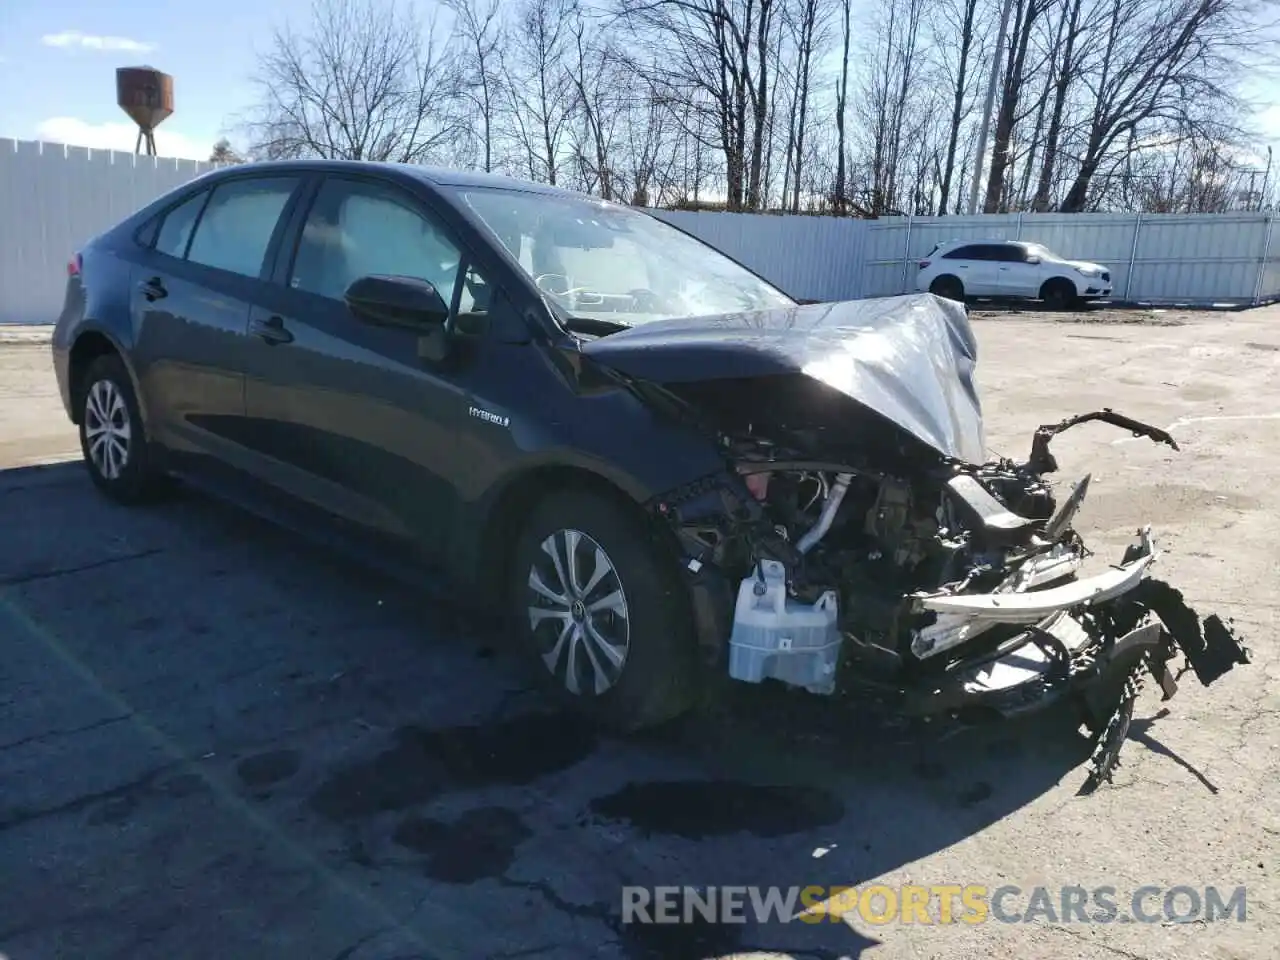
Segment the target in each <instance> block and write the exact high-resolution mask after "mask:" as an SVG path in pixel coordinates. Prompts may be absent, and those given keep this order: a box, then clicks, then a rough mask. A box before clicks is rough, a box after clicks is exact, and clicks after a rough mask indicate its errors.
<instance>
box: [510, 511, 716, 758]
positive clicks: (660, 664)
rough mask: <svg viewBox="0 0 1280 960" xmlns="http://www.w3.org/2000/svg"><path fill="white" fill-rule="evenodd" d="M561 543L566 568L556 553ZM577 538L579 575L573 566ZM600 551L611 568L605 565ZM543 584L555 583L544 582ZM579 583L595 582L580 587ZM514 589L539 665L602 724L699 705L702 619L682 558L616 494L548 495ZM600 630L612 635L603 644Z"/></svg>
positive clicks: (521, 545) (664, 717) (523, 630)
mask: <svg viewBox="0 0 1280 960" xmlns="http://www.w3.org/2000/svg"><path fill="white" fill-rule="evenodd" d="M552 545H554V547H555V551H556V554H557V558H558V560H559V567H557V565H556V563H555V562H554V561H553V560H552V558H551V555H550V553H548V552H547V550H548V549H549V548H550V547H551V546H552ZM571 545H576V552H575V559H576V565H575V567H574V569H576V570H577V574H576V580H573V579H572V577H573V576H574V575H573V574H570V572H569V568H568V567H567V547H569V546H571ZM597 549H598V550H599V551H601V552H602V553H603V556H604V561H605V563H604V567H601V566H598V565H597V564H598V557H597V554H596V550H597ZM605 567H607V568H608V569H605ZM557 570H564V571H565V577H564V578H561V577H560V576H559V574H558V572H557ZM564 579H570V580H571V582H570V583H569V584H565V583H564V582H563V581H564ZM593 580H594V581H596V582H595V583H592V581H593ZM535 582H537V583H539V584H540V585H541V586H542V587H544V588H546V589H545V590H541V591H540V590H537V589H535V588H534V586H532V584H533V583H535ZM575 582H576V584H577V585H578V586H579V587H590V589H581V590H575V589H574V583H575ZM507 591H508V597H509V609H510V611H511V614H512V622H513V624H514V626H515V628H516V633H517V636H518V638H519V641H520V645H521V647H522V649H523V651H524V652H525V653H526V655H527V657H528V658H529V659H530V660H531V661H532V663H533V669H534V670H535V671H536V672H538V673H539V674H540V675H541V677H542V678H543V679H544V681H546V682H547V683H549V684H550V685H551V687H552V688H553V689H554V692H555V693H556V695H557V696H558V697H559V698H561V699H562V700H563V701H565V702H567V703H569V704H570V705H572V706H573V707H574V708H575V709H577V710H579V711H581V712H583V713H584V714H586V715H587V716H588V717H590V718H591V719H592V720H593V721H594V722H595V723H597V724H599V725H600V726H602V727H604V728H606V729H609V730H611V731H615V732H620V733H630V732H633V731H637V730H641V729H644V728H648V727H653V726H656V725H658V724H660V723H664V722H666V721H668V720H673V719H675V718H676V717H678V716H679V715H680V714H682V713H684V712H685V711H686V710H688V709H689V708H690V707H691V706H692V705H693V703H694V700H695V698H696V689H695V688H696V686H697V684H696V677H697V663H696V644H695V637H694V631H693V618H692V614H691V611H690V605H689V600H688V596H687V593H686V591H685V590H684V587H683V585H682V584H681V583H680V580H679V574H678V572H677V569H676V564H675V563H674V560H673V559H671V558H669V557H668V556H667V552H666V551H665V550H664V548H663V547H662V545H661V544H660V543H659V542H658V540H657V538H656V537H655V536H654V534H653V533H652V532H651V531H650V530H648V529H647V528H646V527H645V525H644V524H643V523H642V522H641V520H640V519H639V518H638V517H633V516H631V515H630V514H629V513H628V512H627V511H626V510H625V509H624V508H623V507H622V506H620V505H618V504H616V503H615V502H614V501H612V500H611V499H609V498H607V497H604V496H602V495H600V494H597V493H594V492H590V491H585V490H578V491H572V492H570V491H562V492H557V493H553V494H551V495H549V496H548V497H546V498H545V499H543V500H542V501H540V502H539V503H538V504H537V505H536V506H535V507H534V509H533V511H532V513H531V514H530V516H529V519H528V521H527V523H526V524H525V526H524V529H523V531H522V533H521V535H520V537H519V539H518V541H517V543H516V547H515V552H514V554H513V555H512V563H511V565H510V574H509V577H508V585H507ZM547 594H555V595H557V596H558V597H561V598H568V600H569V602H567V603H564V602H558V601H556V600H553V599H551V598H550V597H549V596H548V595H547ZM575 598H577V599H576V600H575ZM610 598H613V599H614V601H615V602H613V603H609V602H608V601H609V599H610ZM593 605H594V606H596V607H597V609H596V611H595V613H594V614H592V613H591V612H590V610H589V609H588V608H589V607H591V606H593ZM600 638H603V639H604V640H606V641H610V642H609V643H608V644H606V645H602V644H601V643H600V642H599V640H600ZM610 651H612V656H610V653H609V652H610Z"/></svg>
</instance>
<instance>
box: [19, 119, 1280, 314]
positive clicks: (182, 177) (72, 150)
mask: <svg viewBox="0 0 1280 960" xmlns="http://www.w3.org/2000/svg"><path fill="white" fill-rule="evenodd" d="M210 167H211V165H210V164H208V163H197V162H195V161H191V160H174V159H167V158H160V159H157V158H151V157H137V156H134V155H133V154H130V153H119V152H113V151H100V150H94V151H90V150H87V149H85V148H82V147H63V146H61V145H60V144H48V143H45V144H42V143H35V142H31V141H21V140H4V139H0V323H49V322H52V321H53V320H54V319H56V318H57V314H58V311H59V309H60V308H61V305H62V296H63V290H64V285H65V278H66V272H65V267H66V263H67V260H68V259H69V258H70V257H71V256H72V254H73V253H74V252H75V251H76V249H77V248H78V247H79V246H80V245H81V244H83V243H84V242H85V241H86V240H88V239H89V238H90V237H92V236H94V235H95V234H97V233H99V232H100V231H102V230H104V229H105V228H107V227H108V226H110V225H111V224H113V223H115V222H116V221H118V220H119V219H121V218H122V217H124V216H125V215H126V214H128V213H130V212H131V211H133V210H136V209H137V208H138V207H140V206H142V205H143V204H145V203H147V202H149V201H151V200H153V199H154V198H156V197H158V196H159V195H160V194H162V193H164V192H165V191H167V190H170V189H172V188H174V187H176V186H178V185H180V184H182V183H185V182H187V181H188V180H190V179H192V178H193V177H195V176H197V175H198V174H200V173H203V172H205V171H206V170H208V169H210ZM653 212H655V213H658V215H659V216H661V217H663V218H664V219H666V220H669V221H671V222H672V223H675V224H677V225H679V226H681V227H683V228H684V229H686V230H688V231H690V232H691V233H693V234H695V235H697V236H699V237H701V238H702V239H704V240H706V241H707V242H708V243H711V244H712V245H714V246H717V247H719V248H720V249H722V250H724V251H725V252H726V253H728V254H730V255H731V256H734V257H736V258H737V259H739V260H741V261H742V262H744V263H746V264H747V265H748V266H750V267H752V268H753V269H755V270H757V271H758V272H760V273H761V274H763V275H764V276H766V277H768V278H769V279H770V280H772V281H773V282H775V283H777V284H778V285H779V286H780V287H782V288H783V289H784V290H786V291H787V292H788V293H790V294H791V295H793V296H796V297H801V298H804V299H811V300H842V299H856V298H859V297H871V296H884V295H890V294H897V293H902V292H905V291H907V290H910V289H914V282H915V271H916V268H915V263H916V261H917V260H919V259H921V258H923V257H924V256H926V255H927V254H928V253H929V251H930V250H931V249H932V248H933V245H934V244H935V243H938V242H940V241H943V240H954V239H1000V238H1006V239H1023V240H1036V241H1038V242H1040V243H1043V244H1044V245H1045V246H1047V247H1049V248H1050V249H1052V250H1056V251H1057V252H1059V253H1061V254H1063V255H1065V256H1068V257H1073V258H1081V259H1089V260H1096V261H1099V262H1101V263H1104V264H1106V265H1107V266H1108V267H1110V268H1111V273H1112V278H1113V286H1114V290H1115V296H1116V298H1117V299H1126V300H1132V301H1139V302H1152V303H1188V304H1210V303H1231V304H1247V303H1259V302H1263V301H1267V300H1273V299H1280V217H1277V216H1276V215H1274V214H1263V213H1229V214H1203V215H1195V216H1178V215H1169V214H1160V215H1152V214H1145V215H1143V214H1052V213H1045V214H1030V213H1028V214H1007V215H993V216H976V217H919V218H904V217H892V218H887V219H883V220H874V221H868V220H847V219H835V218H832V217H810V216H774V215H764V214H742V213H710V212H697V213H692V212H666V211H664V212H659V211H653Z"/></svg>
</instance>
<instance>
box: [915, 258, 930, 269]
mask: <svg viewBox="0 0 1280 960" xmlns="http://www.w3.org/2000/svg"><path fill="white" fill-rule="evenodd" d="M928 265H929V261H928V260H921V261H920V262H919V263H917V264H916V266H918V267H919V268H920V269H921V270H923V269H924V268H925V267H927V266H928Z"/></svg>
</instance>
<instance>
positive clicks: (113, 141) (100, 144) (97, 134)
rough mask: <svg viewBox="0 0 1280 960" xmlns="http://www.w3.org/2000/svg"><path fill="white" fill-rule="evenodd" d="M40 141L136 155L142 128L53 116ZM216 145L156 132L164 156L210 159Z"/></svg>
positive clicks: (173, 132)
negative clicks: (121, 151) (139, 130)
mask: <svg viewBox="0 0 1280 960" xmlns="http://www.w3.org/2000/svg"><path fill="white" fill-rule="evenodd" d="M36 139H38V140H44V141H46V142H47V143H65V144H68V145H70V146H73V147H91V148H93V149H94V150H125V151H127V152H129V153H132V152H133V148H134V144H136V143H137V140H138V128H137V127H135V126H134V125H133V124H132V123H129V122H128V121H127V120H125V121H122V122H120V123H88V122H86V121H84V120H81V119H79V118H77V117H51V118H49V119H48V120H44V121H42V122H41V123H40V125H39V126H37V127H36ZM212 150H213V143H212V142H210V143H204V142H202V141H198V140H194V139H192V138H190V137H187V136H184V135H183V134H181V133H178V132H177V131H176V130H166V129H165V128H164V127H163V126H161V127H159V128H157V130H156V153H157V154H159V155H160V156H162V157H182V158H184V159H188V160H208V159H209V154H210V152H212Z"/></svg>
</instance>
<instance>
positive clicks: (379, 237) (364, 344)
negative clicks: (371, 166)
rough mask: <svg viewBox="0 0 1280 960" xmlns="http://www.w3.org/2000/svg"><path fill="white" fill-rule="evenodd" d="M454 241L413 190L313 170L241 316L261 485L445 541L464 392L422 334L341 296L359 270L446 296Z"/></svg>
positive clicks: (453, 501) (435, 543) (456, 251)
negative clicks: (263, 281)
mask: <svg viewBox="0 0 1280 960" xmlns="http://www.w3.org/2000/svg"><path fill="white" fill-rule="evenodd" d="M460 253H461V251H460V247H459V245H458V243H457V242H456V241H455V240H454V239H453V237H452V236H451V235H450V233H449V231H447V230H446V229H445V228H444V227H443V226H442V225H441V224H440V223H439V222H438V220H437V219H436V218H435V217H434V216H433V215H432V213H431V211H430V210H429V209H427V208H426V205H425V204H423V203H422V202H421V201H420V200H419V199H418V198H416V197H413V196H410V195H409V194H407V193H406V192H404V191H402V190H401V189H400V188H399V187H397V186H395V185H393V184H390V183H386V182H384V181H380V180H376V179H360V178H347V177H339V176H333V177H326V178H325V179H324V180H323V181H322V182H321V184H320V187H319V190H318V191H317V193H316V196H315V199H314V201H313V202H312V203H311V206H310V209H309V210H308V211H307V212H306V213H305V218H304V219H303V226H302V230H301V236H300V239H299V242H298V245H297V250H296V253H295V254H294V255H293V256H292V257H290V258H287V259H288V262H286V263H285V264H284V265H283V266H282V267H281V268H280V269H278V271H277V277H278V278H280V279H282V280H283V281H284V282H282V283H279V284H277V285H275V286H274V287H273V288H272V290H271V292H270V293H269V294H268V295H267V296H266V297H264V298H261V299H259V301H258V303H257V305H255V307H254V308H253V310H252V311H251V315H250V318H249V331H250V332H249V339H250V342H251V344H252V346H251V348H250V350H249V355H248V356H249V361H248V364H247V366H246V368H245V369H246V382H245V405H246V412H247V415H248V419H247V421H246V422H247V423H248V425H249V433H250V435H251V442H252V444H253V446H254V447H255V448H256V449H257V450H258V451H259V452H260V453H261V454H262V458H261V460H260V462H259V464H258V471H259V473H260V475H261V477H262V479H264V480H267V481H268V482H270V483H271V484H273V485H274V486H276V487H278V488H281V489H283V490H286V491H288V492H289V493H291V494H293V495H295V496H298V497H301V498H302V499H304V500H306V501H308V502H310V503H311V504H313V505H315V506H318V507H320V508H322V509H324V510H326V511H328V512H331V513H334V514H336V515H338V516H339V517H342V518H344V519H347V520H349V521H354V522H356V523H358V524H360V525H362V526H364V527H368V528H372V529H373V530H375V531H377V532H380V533H385V534H391V535H393V536H395V537H397V538H404V539H412V540H413V541H414V542H415V543H418V544H425V545H426V546H427V547H428V550H427V553H428V554H431V553H434V552H435V551H434V549H432V548H437V547H438V548H440V549H441V550H443V549H444V547H445V542H446V540H447V536H448V532H449V529H450V528H449V522H450V520H451V519H452V517H453V516H454V514H455V512H456V508H457V493H456V491H457V489H458V488H459V487H460V486H461V485H462V484H463V483H464V482H465V477H464V473H463V465H462V464H460V463H459V462H458V458H457V456H456V442H455V440H456V436H457V430H458V424H459V423H460V422H461V421H462V419H463V418H465V417H466V416H467V407H468V401H467V399H466V395H465V392H464V391H463V390H462V389H461V388H459V387H458V386H457V385H455V383H454V382H453V379H452V377H451V375H450V369H449V365H448V364H447V363H441V362H436V361H434V360H432V359H431V350H430V349H429V348H430V346H431V341H432V337H431V336H430V333H431V332H430V331H427V330H423V331H417V330H410V329H404V328H395V327H378V326H372V325H369V324H367V323H364V322H362V321H360V320H358V319H357V318H356V316H355V315H354V314H353V313H352V312H351V310H350V309H349V308H348V307H347V305H346V303H345V301H344V299H343V294H344V292H345V291H346V289H347V287H348V286H349V285H350V283H351V282H352V281H353V280H356V279H357V278H359V277H362V276H366V275H370V274H384V275H399V276H410V277H416V278H418V279H423V280H428V281H430V282H431V283H432V284H434V285H435V286H436V288H437V290H438V291H439V292H440V294H441V296H442V298H443V299H444V300H445V302H446V303H451V304H454V306H455V309H456V298H455V292H456V288H457V287H458V280H459V274H460V272H461V271H460V263H461V255H460Z"/></svg>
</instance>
